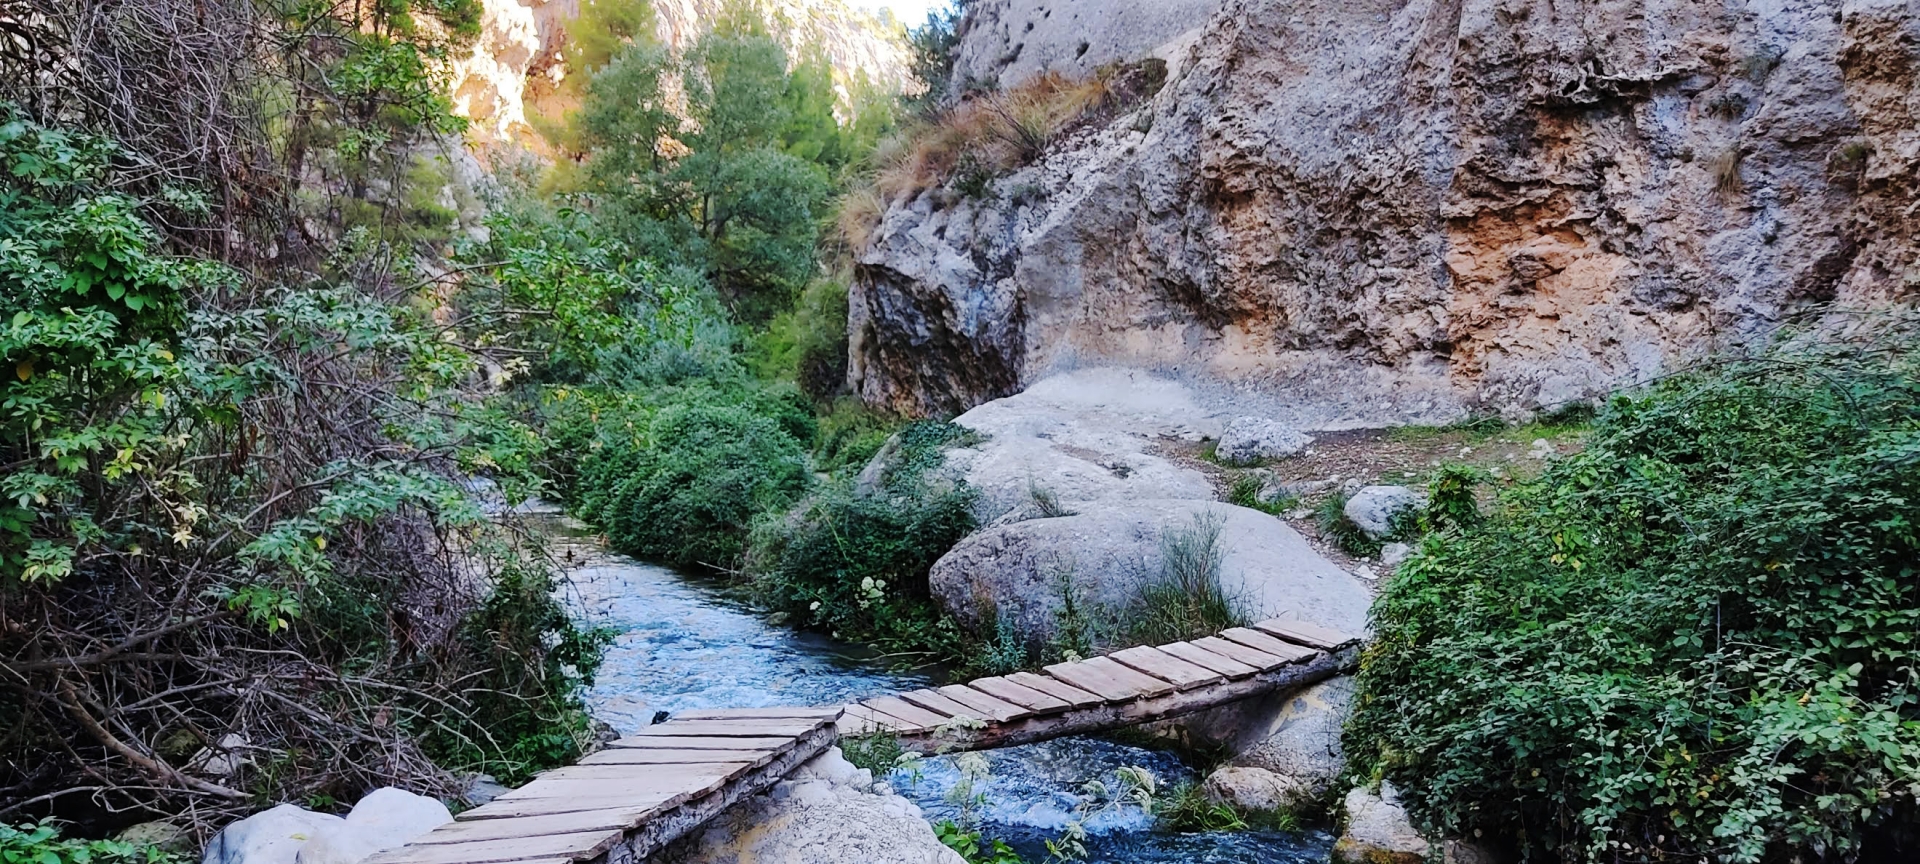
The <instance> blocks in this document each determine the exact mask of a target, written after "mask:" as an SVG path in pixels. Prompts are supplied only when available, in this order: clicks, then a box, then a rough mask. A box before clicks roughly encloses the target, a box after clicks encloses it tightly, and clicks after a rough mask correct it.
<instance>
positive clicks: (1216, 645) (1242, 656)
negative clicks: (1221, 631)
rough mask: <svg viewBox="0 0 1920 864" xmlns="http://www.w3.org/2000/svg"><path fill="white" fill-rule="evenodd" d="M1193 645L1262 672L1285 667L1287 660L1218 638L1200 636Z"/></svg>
mask: <svg viewBox="0 0 1920 864" xmlns="http://www.w3.org/2000/svg"><path fill="white" fill-rule="evenodd" d="M1193 644H1194V645H1196V646H1198V647H1200V648H1204V649H1206V650H1207V651H1210V652H1212V653H1214V654H1218V655H1220V656H1222V657H1226V658H1229V659H1233V660H1238V661H1240V662H1242V663H1245V664H1247V665H1248V666H1252V667H1253V668H1255V669H1258V670H1260V671H1262V672H1265V671H1267V670H1268V669H1277V668H1279V667H1281V666H1285V665H1287V662H1288V661H1287V658H1285V657H1275V656H1273V655H1272V654H1268V653H1267V652H1265V651H1261V650H1259V649H1257V648H1248V647H1247V646H1245V645H1242V644H1240V643H1238V642H1229V641H1227V640H1225V639H1222V638H1220V637H1218V636H1202V637H1200V638H1198V639H1195V640H1193Z"/></svg>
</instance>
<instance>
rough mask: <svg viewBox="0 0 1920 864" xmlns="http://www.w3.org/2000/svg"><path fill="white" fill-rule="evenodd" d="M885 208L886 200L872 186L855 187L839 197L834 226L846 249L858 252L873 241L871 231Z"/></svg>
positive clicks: (877, 224) (876, 225) (878, 222)
mask: <svg viewBox="0 0 1920 864" xmlns="http://www.w3.org/2000/svg"><path fill="white" fill-rule="evenodd" d="M886 209H887V204H886V202H885V201H883V200H881V198H880V193H879V191H878V190H877V189H875V188H874V187H872V186H859V187H855V188H853V189H850V190H848V191H847V194H845V195H842V196H841V197H840V207H839V209H838V210H836V211H835V212H834V227H835V228H837V229H838V233H839V235H840V239H841V241H842V242H844V243H845V244H846V246H847V249H849V250H851V251H853V252H859V251H860V250H863V249H865V248H867V245H868V244H869V243H871V242H873V232H874V230H875V229H878V228H879V227H880V216H881V214H883V213H885V212H886Z"/></svg>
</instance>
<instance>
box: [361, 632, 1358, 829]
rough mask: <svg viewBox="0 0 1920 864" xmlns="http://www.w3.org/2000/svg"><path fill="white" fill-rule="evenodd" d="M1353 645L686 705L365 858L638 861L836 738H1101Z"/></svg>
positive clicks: (1129, 655)
mask: <svg viewBox="0 0 1920 864" xmlns="http://www.w3.org/2000/svg"><path fill="white" fill-rule="evenodd" d="M1358 646H1359V640H1358V639H1355V638H1352V637H1349V636H1345V635H1342V634H1339V633H1335V632H1333V631H1330V630H1327V629H1325V628H1321V627H1316V626H1313V625H1310V624H1302V623H1299V622H1295V621H1277V620H1276V621H1263V622H1261V623H1259V624H1255V625H1253V626H1252V627H1236V628H1233V629H1231V630H1227V631H1226V632H1224V633H1221V634H1220V635H1219V636H1209V637H1206V638H1204V639H1195V640H1193V641H1191V642H1175V643H1173V644H1171V645H1161V646H1158V647H1144V646H1143V647H1139V648H1128V649H1126V650H1124V651H1116V652H1114V653H1112V654H1109V655H1106V656H1104V657H1094V658H1092V659H1089V660H1082V661H1078V662H1074V663H1057V664H1055V665H1052V666H1048V667H1046V669H1045V670H1044V674H1036V673H1028V672H1020V673H1016V674H1013V675H1007V676H1004V677H992V678H982V679H979V680H977V681H972V682H969V683H967V684H954V685H949V686H946V687H940V688H937V689H925V690H915V691H913V692H911V693H902V694H899V695H898V696H881V697H879V698H875V699H868V700H866V701H864V702H859V703H855V704H853V705H848V706H845V707H844V708H843V707H840V706H834V707H830V708H746V709H738V710H721V711H685V712H681V713H679V714H677V715H674V717H673V718H672V719H671V720H668V721H667V722H665V723H660V724H657V725H654V726H649V727H647V729H646V730H644V731H642V732H640V733H639V734H636V735H632V736H629V737H626V738H622V739H620V740H618V741H615V742H613V743H612V744H610V745H608V747H607V749H605V750H601V751H600V752H598V753H595V754H593V755H591V756H588V757H586V758H584V759H581V760H580V762H579V764H576V765H573V766H570V767H566V768H561V769H558V770H555V771H549V772H547V773H544V774H541V775H540V776H539V777H537V778H535V779H534V781H533V782H532V783H529V784H527V785H526V786H523V787H521V788H519V789H515V790H513V791H512V792H508V793H506V794H504V795H502V796H500V797H499V798H496V799H494V800H493V801H491V802H489V803H488V804H486V805H485V806H482V807H477V808H474V809H472V810H468V811H466V812H464V813H461V814H460V816H459V817H458V818H456V819H455V820H454V821H453V822H450V823H448V824H446V825H442V826H441V827H439V828H436V829H434V830H433V831H432V832H431V833H429V834H427V835H426V836H425V837H422V838H420V839H419V840H416V841H414V842H412V843H410V844H408V845H406V846H404V847H401V848H399V849H395V850H392V851H390V852H384V853H381V854H380V855H377V856H375V857H373V858H370V859H368V862H367V864H571V862H593V864H601V862H605V864H639V862H642V861H645V860H646V858H647V856H649V855H651V854H653V853H654V852H656V851H658V850H660V849H661V848H662V847H664V846H666V845H667V844H668V843H670V842H672V841H673V840H675V839H678V838H679V837H682V836H685V835H686V834H688V833H690V832H692V831H693V830H694V829H696V828H698V827H700V826H701V825H702V824H705V823H706V821H707V820H709V819H712V818H713V817H715V816H717V815H719V814H720V813H721V811H723V810H725V809H727V808H728V807H730V806H732V805H733V804H734V802H736V801H739V800H740V799H742V798H745V797H747V796H749V795H753V794H755V793H757V792H760V791H762V790H764V789H767V788H768V787H770V786H772V785H773V784H774V783H776V782H778V781H779V780H780V778H781V777H783V776H785V775H786V774H787V773H788V772H790V771H792V770H793V769H795V768H797V767H799V766H800V765H801V763H804V762H806V761H807V760H808V759H811V758H813V757H814V756H816V755H818V754H820V753H822V752H824V751H825V750H826V749H827V748H829V747H831V746H833V743H834V742H835V741H836V740H837V739H838V738H839V737H840V736H842V735H870V734H876V733H886V734H893V735H897V736H899V738H900V741H901V744H902V745H903V746H905V747H907V748H908V749H912V750H918V751H921V752H926V753H933V752H953V751H958V750H973V749H984V748H991V747H1005V746H1009V745H1013V744H1025V743H1028V742H1032V741H1041V740H1045V739H1048V738H1057V737H1060V736H1063V735H1079V734H1085V733H1088V732H1099V731H1103V730H1108V729H1116V728H1120V727H1124V726H1133V725H1137V724H1140V723H1147V722H1151V721H1154V720H1163V719H1166V718H1169V717H1177V716H1180V715H1183V714H1191V713H1193V712H1195V711H1202V710H1205V709H1208V708H1213V707H1217V706H1220V705H1225V704H1228V703H1230V702H1235V701H1238V700H1241V699H1246V698H1248V697H1251V696H1258V695H1261V694H1264V693H1270V692H1274V691H1278V690H1286V689H1292V688H1295V687H1300V686H1304V685H1307V684H1311V683H1313V682H1316V681H1320V680H1323V679H1326V678H1330V677H1332V676H1334V675H1336V674H1339V673H1340V672H1341V671H1343V670H1346V669H1349V668H1351V667H1352V666H1353V664H1354V662H1355V660H1356V657H1357V655H1358V651H1359V647H1358Z"/></svg>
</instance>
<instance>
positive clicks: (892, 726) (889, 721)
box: [838, 703, 912, 735]
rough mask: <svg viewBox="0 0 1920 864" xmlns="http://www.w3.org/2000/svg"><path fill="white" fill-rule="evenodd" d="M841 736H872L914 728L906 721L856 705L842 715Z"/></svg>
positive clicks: (850, 706)
mask: <svg viewBox="0 0 1920 864" xmlns="http://www.w3.org/2000/svg"><path fill="white" fill-rule="evenodd" d="M838 725H839V727H840V734H841V735H872V734H874V733H876V732H886V731H889V730H898V729H901V728H903V727H904V728H912V727H911V725H910V724H908V723H907V722H906V721H905V720H901V719H899V718H897V717H892V716H889V715H886V714H882V713H880V712H879V711H875V710H873V708H871V707H869V706H866V705H861V704H859V703H855V704H852V705H848V706H847V710H846V713H844V714H842V715H840V720H839V724H838Z"/></svg>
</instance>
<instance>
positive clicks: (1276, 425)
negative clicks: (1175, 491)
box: [1214, 417, 1313, 465]
mask: <svg viewBox="0 0 1920 864" xmlns="http://www.w3.org/2000/svg"><path fill="white" fill-rule="evenodd" d="M1312 443H1313V438H1312V437H1311V436H1309V435H1307V434H1306V433H1304V432H1301V431H1300V430H1298V429H1295V428H1293V427H1292V426H1288V425H1287V424H1285V423H1281V422H1279V421H1277V420H1269V419H1267V418H1265V417H1237V418H1234V421H1233V422H1231V423H1228V424H1227V428H1226V430H1225V431H1223V432H1221V433H1220V444H1219V446H1218V447H1216V448H1215V449H1214V455H1215V456H1217V457H1218V458H1219V459H1220V461H1222V462H1226V463H1229V464H1233V465H1250V464H1253V463H1256V462H1264V461H1266V460H1268V459H1284V458H1286V457H1288V456H1293V455H1295V454H1298V453H1299V452H1300V451H1302V450H1305V449H1307V445H1309V444H1312Z"/></svg>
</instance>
